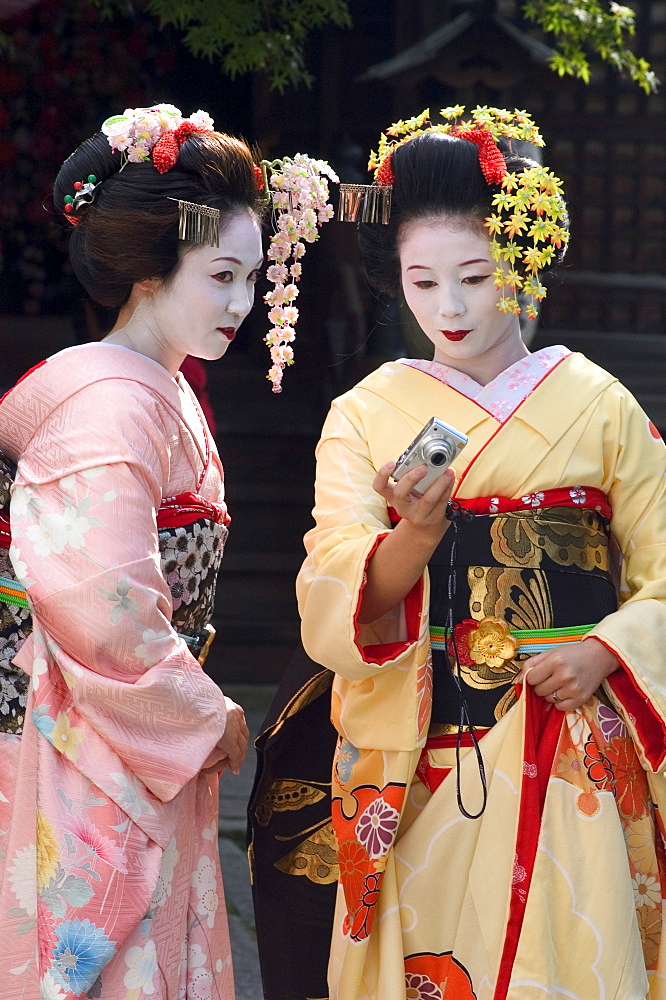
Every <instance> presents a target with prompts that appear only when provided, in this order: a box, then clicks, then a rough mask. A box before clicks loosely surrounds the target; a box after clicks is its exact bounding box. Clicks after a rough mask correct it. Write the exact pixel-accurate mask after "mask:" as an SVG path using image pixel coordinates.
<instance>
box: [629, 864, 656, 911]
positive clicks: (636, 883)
mask: <svg viewBox="0 0 666 1000" xmlns="http://www.w3.org/2000/svg"><path fill="white" fill-rule="evenodd" d="M632 882H633V887H634V903H635V905H636V909H638V908H639V906H661V885H660V884H659V882H658V881H657V879H656V878H655V877H654V876H653V875H641V874H640V872H637V873H636V875H634V877H633V879H632Z"/></svg>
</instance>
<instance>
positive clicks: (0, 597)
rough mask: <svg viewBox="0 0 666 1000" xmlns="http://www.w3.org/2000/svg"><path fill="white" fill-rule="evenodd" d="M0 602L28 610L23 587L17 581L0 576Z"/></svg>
mask: <svg viewBox="0 0 666 1000" xmlns="http://www.w3.org/2000/svg"><path fill="white" fill-rule="evenodd" d="M0 601H2V603H3V604H13V605H14V606H15V607H18V608H29V607H30V605H29V604H28V598H27V597H26V593H25V587H23V586H21V584H20V583H19V582H18V581H17V580H9V579H8V578H7V577H6V576H0Z"/></svg>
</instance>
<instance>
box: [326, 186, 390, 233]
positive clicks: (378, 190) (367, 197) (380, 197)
mask: <svg viewBox="0 0 666 1000" xmlns="http://www.w3.org/2000/svg"><path fill="white" fill-rule="evenodd" d="M392 191H393V188H392V186H391V185H389V184H385V185H378V184H341V185H340V201H339V203H338V221H339V222H380V223H382V224H383V225H387V223H388V221H389V219H390V217H391V192H392ZM359 211H360V212H361V217H360V219H359Z"/></svg>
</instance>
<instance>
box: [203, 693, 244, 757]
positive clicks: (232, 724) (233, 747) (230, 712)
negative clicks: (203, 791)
mask: <svg viewBox="0 0 666 1000" xmlns="http://www.w3.org/2000/svg"><path fill="white" fill-rule="evenodd" d="M224 700H225V702H226V706H227V722H226V725H225V727H224V733H223V734H222V736H221V738H220V739H219V740H218V741H217V744H216V745H215V746H214V747H213V749H212V750H211V752H210V753H209V754H208V757H207V758H206V760H205V761H204V764H203V767H202V768H201V772H202V774H222V772H223V771H226V770H227V768H229V770H230V771H233V773H234V774H238V773H239V771H240V769H241V765H242V763H243V761H244V760H245V755H246V754H247V743H248V740H249V738H250V730H249V729H248V728H247V723H246V721H245V712H244V711H243V709H242V708H241V707H240V705H237V704H236V702H235V701H232V700H231V698H225V699H224Z"/></svg>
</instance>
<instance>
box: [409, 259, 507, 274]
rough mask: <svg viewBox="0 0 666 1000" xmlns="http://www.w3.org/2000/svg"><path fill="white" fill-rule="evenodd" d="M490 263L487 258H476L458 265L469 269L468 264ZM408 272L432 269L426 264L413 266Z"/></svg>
mask: <svg viewBox="0 0 666 1000" xmlns="http://www.w3.org/2000/svg"><path fill="white" fill-rule="evenodd" d="M489 263H490V261H489V260H488V258H487V257H475V258H474V260H464V261H463V262H462V264H458V267H467V265H468V264H489ZM407 270H408V271H432V268H431V267H428V266H427V265H426V264H411V265H410V266H409V267H408V268H407Z"/></svg>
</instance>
